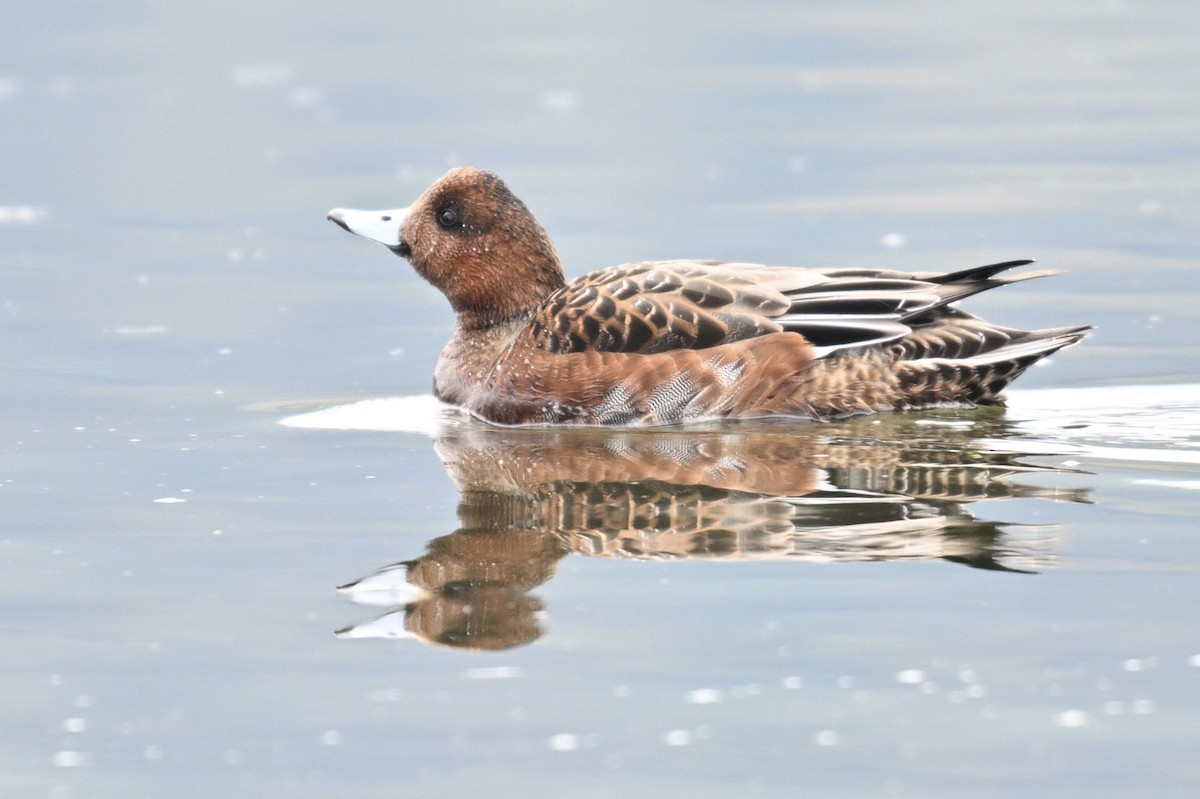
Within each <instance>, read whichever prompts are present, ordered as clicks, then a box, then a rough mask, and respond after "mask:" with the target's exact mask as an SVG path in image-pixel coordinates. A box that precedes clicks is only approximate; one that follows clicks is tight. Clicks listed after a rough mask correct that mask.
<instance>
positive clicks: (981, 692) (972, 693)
mask: <svg viewBox="0 0 1200 799" xmlns="http://www.w3.org/2000/svg"><path fill="white" fill-rule="evenodd" d="M966 693H967V696H969V697H971V698H972V699H980V698H982V697H983V696H986V695H987V690H986V689H985V688H984V687H983V686H982V685H980V684H979V683H973V684H971V685H968V686H967V691H966Z"/></svg>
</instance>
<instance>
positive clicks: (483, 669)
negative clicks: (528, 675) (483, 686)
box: [463, 666, 525, 680]
mask: <svg viewBox="0 0 1200 799" xmlns="http://www.w3.org/2000/svg"><path fill="white" fill-rule="evenodd" d="M523 676H525V672H524V671H523V670H522V669H520V668H519V667H517V666H478V667H476V668H471V669H464V670H463V678H464V679H467V680H511V679H513V678H515V677H523Z"/></svg>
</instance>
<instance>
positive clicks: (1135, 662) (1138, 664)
mask: <svg viewBox="0 0 1200 799" xmlns="http://www.w3.org/2000/svg"><path fill="white" fill-rule="evenodd" d="M1121 666H1122V668H1124V669H1125V671H1141V670H1142V668H1143V666H1144V664H1143V663H1142V661H1141V660H1140V659H1138V658H1129V660H1126V661H1125V662H1124V663H1122V664H1121Z"/></svg>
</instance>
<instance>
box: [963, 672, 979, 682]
mask: <svg viewBox="0 0 1200 799" xmlns="http://www.w3.org/2000/svg"><path fill="white" fill-rule="evenodd" d="M978 679H979V678H978V677H977V676H976V675H975V672H973V671H971V670H970V669H962V670H961V671H959V672H958V681H959V682H962V683H973V682H975V681H976V680H978Z"/></svg>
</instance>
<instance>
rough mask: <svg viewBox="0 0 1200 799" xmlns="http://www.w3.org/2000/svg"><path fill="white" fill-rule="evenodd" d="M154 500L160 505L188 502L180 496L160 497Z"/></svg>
mask: <svg viewBox="0 0 1200 799" xmlns="http://www.w3.org/2000/svg"><path fill="white" fill-rule="evenodd" d="M154 501H155V502H157V503H158V504H160V505H174V504H177V503H179V502H187V500H186V499H180V498H179V497H159V498H158V499H156V500H154Z"/></svg>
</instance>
